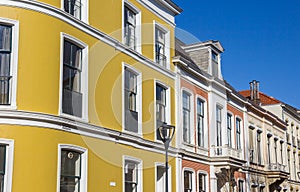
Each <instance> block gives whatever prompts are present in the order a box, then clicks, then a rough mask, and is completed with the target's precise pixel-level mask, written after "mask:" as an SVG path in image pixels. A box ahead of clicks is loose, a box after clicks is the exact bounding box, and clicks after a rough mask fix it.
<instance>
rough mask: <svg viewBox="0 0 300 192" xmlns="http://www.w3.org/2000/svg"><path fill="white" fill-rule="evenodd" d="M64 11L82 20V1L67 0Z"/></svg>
mask: <svg viewBox="0 0 300 192" xmlns="http://www.w3.org/2000/svg"><path fill="white" fill-rule="evenodd" d="M64 10H65V11H66V12H67V13H70V14H71V15H73V16H74V17H76V18H78V19H81V1H80V0H65V1H64Z"/></svg>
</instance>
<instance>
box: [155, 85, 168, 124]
mask: <svg viewBox="0 0 300 192" xmlns="http://www.w3.org/2000/svg"><path fill="white" fill-rule="evenodd" d="M165 115H166V89H165V88H164V87H162V86H160V85H158V84H157V85H156V120H157V121H160V123H162V122H165V121H166V116H165Z"/></svg>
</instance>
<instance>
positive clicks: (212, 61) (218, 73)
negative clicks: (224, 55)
mask: <svg viewBox="0 0 300 192" xmlns="http://www.w3.org/2000/svg"><path fill="white" fill-rule="evenodd" d="M213 53H215V54H216V56H217V58H216V59H213V56H212V55H213ZM209 55H210V56H209V57H210V61H209V62H210V71H211V75H213V74H216V73H217V77H218V78H220V77H221V62H220V60H221V58H220V53H219V52H218V51H216V50H215V49H212V48H209ZM214 64H216V65H217V70H218V71H217V72H216V71H214V68H215V67H214V66H213V65H214Z"/></svg>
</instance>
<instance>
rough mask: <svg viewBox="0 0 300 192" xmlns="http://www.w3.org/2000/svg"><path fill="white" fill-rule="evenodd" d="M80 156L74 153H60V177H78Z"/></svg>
mask: <svg viewBox="0 0 300 192" xmlns="http://www.w3.org/2000/svg"><path fill="white" fill-rule="evenodd" d="M80 166H81V154H80V153H78V152H74V151H69V150H62V151H61V175H64V176H77V177H80Z"/></svg>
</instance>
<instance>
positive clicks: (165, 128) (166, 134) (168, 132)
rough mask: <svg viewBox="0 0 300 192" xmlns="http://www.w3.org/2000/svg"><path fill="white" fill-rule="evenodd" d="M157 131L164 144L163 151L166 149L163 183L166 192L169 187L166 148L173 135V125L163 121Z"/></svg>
mask: <svg viewBox="0 0 300 192" xmlns="http://www.w3.org/2000/svg"><path fill="white" fill-rule="evenodd" d="M158 132H159V135H160V138H161V140H162V142H163V143H164V145H165V151H166V167H165V169H166V183H165V185H166V186H165V187H166V191H165V192H168V190H169V188H168V148H169V145H170V142H171V140H172V138H173V136H174V132H175V126H172V125H167V123H163V124H162V125H161V126H160V127H159V128H158Z"/></svg>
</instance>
